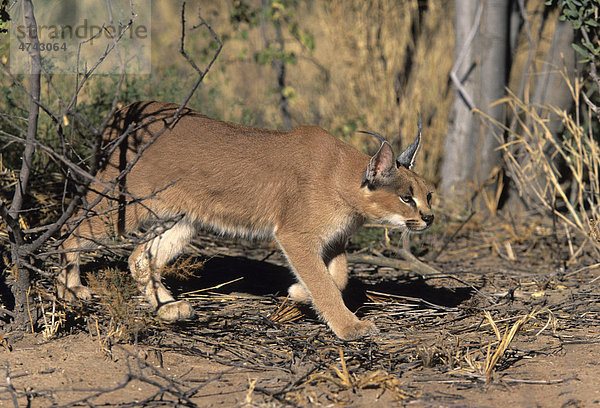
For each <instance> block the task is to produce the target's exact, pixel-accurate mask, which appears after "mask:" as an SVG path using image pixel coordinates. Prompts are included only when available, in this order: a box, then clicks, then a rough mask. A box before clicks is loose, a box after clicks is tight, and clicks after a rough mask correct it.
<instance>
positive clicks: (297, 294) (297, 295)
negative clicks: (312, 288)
mask: <svg viewBox="0 0 600 408" xmlns="http://www.w3.org/2000/svg"><path fill="white" fill-rule="evenodd" d="M288 293H289V294H290V299H292V300H293V301H295V302H299V303H310V295H309V294H308V292H307V291H306V289H304V286H302V285H301V284H300V283H294V284H293V285H292V286H290V288H289V289H288Z"/></svg>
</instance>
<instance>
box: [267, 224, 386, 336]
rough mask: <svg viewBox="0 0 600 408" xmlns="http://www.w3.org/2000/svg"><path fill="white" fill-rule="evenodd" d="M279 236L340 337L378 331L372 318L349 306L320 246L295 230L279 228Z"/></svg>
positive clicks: (315, 302) (318, 307) (323, 315)
mask: <svg viewBox="0 0 600 408" xmlns="http://www.w3.org/2000/svg"><path fill="white" fill-rule="evenodd" d="M276 238H277V242H278V243H279V245H280V246H281V249H282V250H283V252H284V254H285V256H286V257H287V259H288V260H289V262H290V265H291V267H292V269H293V270H294V272H295V273H296V275H297V277H298V280H299V281H300V284H301V285H302V287H303V288H306V290H307V291H308V294H309V296H310V299H311V300H312V303H313V306H314V307H315V309H316V311H317V313H318V314H319V315H320V316H321V318H322V319H323V320H324V321H325V322H326V323H327V325H328V326H329V327H330V328H331V330H333V332H334V333H335V334H336V335H337V336H338V337H339V338H341V339H342V340H355V339H358V338H361V337H364V336H366V335H369V334H374V333H377V328H376V327H375V325H374V324H373V322H371V321H363V320H360V319H358V317H356V315H355V314H354V313H352V312H351V311H350V310H349V309H348V308H347V307H346V305H345V304H344V300H343V299H342V293H341V292H340V289H339V288H338V286H337V284H336V282H335V281H334V279H333V276H332V275H331V274H330V272H329V270H328V269H327V267H326V266H325V262H324V261H323V258H322V256H321V254H320V253H319V249H318V248H311V247H310V246H309V245H307V244H306V243H304V240H303V239H298V238H297V237H296V234H285V233H282V232H280V233H278V234H277V237H276Z"/></svg>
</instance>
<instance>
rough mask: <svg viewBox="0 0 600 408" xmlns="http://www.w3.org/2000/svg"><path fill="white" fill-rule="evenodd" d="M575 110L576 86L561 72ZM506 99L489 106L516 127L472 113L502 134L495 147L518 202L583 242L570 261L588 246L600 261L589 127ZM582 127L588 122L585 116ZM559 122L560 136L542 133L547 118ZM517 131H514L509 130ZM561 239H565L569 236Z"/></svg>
mask: <svg viewBox="0 0 600 408" xmlns="http://www.w3.org/2000/svg"><path fill="white" fill-rule="evenodd" d="M561 75H562V76H563V79H564V81H565V82H566V83H567V85H568V87H569V90H570V92H571V96H572V97H573V100H574V101H575V105H576V106H575V111H576V112H578V111H579V110H580V109H579V108H580V107H579V104H578V101H579V100H580V99H581V98H580V96H581V92H582V84H581V82H580V80H579V79H577V78H576V79H575V80H574V82H570V81H569V79H568V76H567V74H566V73H565V72H561ZM507 94H508V95H507V96H506V97H505V98H502V99H500V100H498V101H496V102H495V104H503V105H505V106H506V108H507V110H508V111H509V112H510V114H511V116H512V117H513V118H514V120H515V121H516V123H517V126H516V127H513V128H511V127H508V126H506V125H504V124H503V123H500V122H498V121H495V120H494V119H492V118H490V117H489V116H487V115H485V114H484V113H483V112H481V111H477V112H478V113H479V114H481V115H482V116H483V117H484V118H486V119H488V120H489V121H490V123H492V124H493V125H494V126H496V127H497V128H498V129H500V130H501V132H500V133H506V134H507V135H508V137H507V139H506V140H505V141H504V140H503V144H502V145H501V146H500V149H501V150H502V152H503V154H504V158H505V161H506V165H507V168H508V171H509V174H510V176H511V178H512V181H513V182H514V183H515V185H516V187H517V189H518V191H519V194H520V196H521V197H523V198H525V199H526V200H527V201H528V204H529V205H530V206H531V207H533V208H534V209H537V211H538V212H540V213H541V214H552V215H553V216H554V217H556V218H557V219H558V220H559V221H560V222H561V223H562V224H564V225H565V226H566V227H568V229H571V230H573V231H575V232H576V233H577V234H578V235H579V236H580V237H581V238H582V239H583V242H582V243H581V244H580V246H579V247H578V248H573V250H572V251H571V261H573V260H574V259H575V258H576V257H577V256H578V255H579V254H580V253H581V251H582V250H583V248H584V246H586V245H589V246H590V247H591V248H592V249H593V250H594V251H595V252H596V254H597V255H600V241H599V240H598V239H597V224H598V221H599V220H600V146H599V145H598V141H597V140H596V138H595V137H594V135H593V133H592V129H591V126H590V127H588V129H585V127H584V125H583V118H581V117H580V116H579V115H576V116H573V115H571V114H570V113H568V112H567V111H565V110H562V109H559V108H557V107H554V106H549V105H548V106H540V105H536V104H533V103H530V102H527V101H525V100H523V99H521V98H519V97H518V96H517V95H516V94H514V93H513V92H512V91H511V90H510V89H507ZM587 115H588V118H587V119H588V123H591V122H592V121H593V120H594V117H593V115H592V112H591V111H589V110H588V112H587ZM550 116H553V117H557V118H559V119H560V120H561V122H562V124H563V126H564V136H563V137H562V138H557V137H556V136H555V135H554V134H552V132H551V131H550V130H549V129H548V117H550ZM515 129H517V130H515ZM568 229H567V237H568V238H569V242H571V245H572V240H571V239H570V235H569V234H568Z"/></svg>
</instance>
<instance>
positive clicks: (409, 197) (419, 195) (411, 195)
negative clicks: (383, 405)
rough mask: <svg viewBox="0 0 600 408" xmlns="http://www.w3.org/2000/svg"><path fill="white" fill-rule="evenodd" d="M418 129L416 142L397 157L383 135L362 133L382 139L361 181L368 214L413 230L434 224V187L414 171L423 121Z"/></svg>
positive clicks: (419, 229) (379, 219)
mask: <svg viewBox="0 0 600 408" xmlns="http://www.w3.org/2000/svg"><path fill="white" fill-rule="evenodd" d="M418 128H419V129H418V133H417V138H416V139H415V141H414V142H413V143H412V144H411V145H410V146H408V148H407V149H406V150H405V151H404V152H402V154H400V155H399V156H398V157H397V158H395V156H394V152H393V151H392V146H391V145H390V144H389V143H388V142H387V141H386V140H385V139H384V138H383V137H382V136H380V135H378V134H376V133H371V132H363V133H368V134H370V135H372V136H375V137H376V138H377V139H378V140H379V141H380V142H381V147H380V148H379V151H378V152H377V153H376V154H375V155H374V156H373V157H372V158H371V161H370V162H369V165H368V167H367V169H366V171H365V174H364V177H363V182H362V188H361V189H362V191H363V193H364V195H365V198H366V201H367V205H366V212H367V216H368V217H369V218H371V219H374V220H377V221H381V222H388V223H390V224H392V225H395V226H398V227H402V228H405V229H407V230H409V231H414V232H418V231H423V230H425V229H427V228H429V226H430V225H431V224H432V223H433V213H432V211H431V194H432V192H431V188H430V187H429V185H428V183H427V182H426V181H425V180H423V178H421V177H420V176H419V175H417V174H416V173H415V172H413V171H412V170H411V169H412V167H413V165H414V162H415V156H416V155H417V152H418V151H419V148H420V146H421V121H420V120H419V126H418Z"/></svg>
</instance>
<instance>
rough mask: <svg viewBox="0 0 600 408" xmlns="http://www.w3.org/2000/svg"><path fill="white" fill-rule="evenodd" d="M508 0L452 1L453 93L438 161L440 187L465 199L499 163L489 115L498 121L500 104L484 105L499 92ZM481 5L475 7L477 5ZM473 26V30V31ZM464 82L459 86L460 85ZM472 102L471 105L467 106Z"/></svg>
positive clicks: (503, 82) (505, 63)
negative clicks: (442, 150)
mask: <svg viewBox="0 0 600 408" xmlns="http://www.w3.org/2000/svg"><path fill="white" fill-rule="evenodd" d="M510 4H511V2H510V1H506V0H486V1H484V2H482V3H481V4H480V3H479V2H476V1H472V0H456V2H455V7H456V10H455V12H456V22H455V27H456V28H455V30H456V31H455V35H456V41H455V44H456V45H455V61H456V62H455V68H454V69H453V70H454V71H455V72H456V74H457V75H456V76H457V79H458V80H459V81H460V84H456V83H455V85H457V89H458V91H459V92H457V94H456V96H455V100H454V103H453V107H452V113H451V120H450V124H449V130H448V135H447V136H446V143H445V148H446V150H445V155H444V162H443V164H442V183H441V187H442V191H443V193H444V194H445V195H446V196H447V197H449V198H454V199H465V198H467V197H468V196H471V195H472V194H473V193H474V192H475V191H477V190H479V189H480V188H481V186H482V184H483V183H485V182H486V180H488V178H489V176H490V174H491V173H492V171H493V170H494V169H495V168H497V167H498V166H499V165H500V163H501V155H500V152H499V151H497V147H498V146H499V145H500V141H499V140H498V137H497V134H496V133H495V132H496V130H495V129H493V128H492V127H491V126H490V122H489V120H487V119H486V118H484V117H482V116H481V114H480V115H475V114H474V113H473V112H472V108H476V109H478V110H479V111H481V113H482V114H483V115H484V116H488V117H490V118H492V119H494V120H497V121H500V122H502V121H503V119H504V118H503V115H504V111H503V107H502V106H500V105H498V106H495V107H491V106H490V105H491V104H492V103H493V102H495V101H496V100H498V99H500V98H502V97H503V96H504V87H505V86H506V82H507V68H508V65H509V58H508V56H509V43H510V38H509V25H510V19H509V11H510ZM479 7H482V9H481V10H478V8H479ZM473 30H477V31H476V32H475V35H474V36H473V35H472V34H473ZM461 86H462V87H464V90H463V91H461V90H460V87H461ZM465 93H466V95H465ZM470 103H472V104H473V105H474V106H469V104H470Z"/></svg>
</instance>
